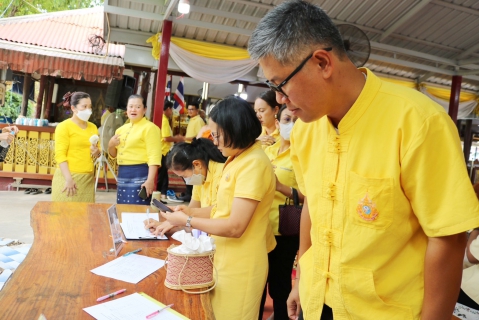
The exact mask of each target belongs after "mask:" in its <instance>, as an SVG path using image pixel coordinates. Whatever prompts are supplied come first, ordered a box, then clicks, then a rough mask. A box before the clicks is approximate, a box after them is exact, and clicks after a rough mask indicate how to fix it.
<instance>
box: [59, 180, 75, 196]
mask: <svg viewBox="0 0 479 320" xmlns="http://www.w3.org/2000/svg"><path fill="white" fill-rule="evenodd" d="M65 191H66V192H67V197H73V196H74V195H76V194H77V184H76V183H75V181H73V179H67V180H66V181H65V188H63V190H62V193H63V192H65Z"/></svg>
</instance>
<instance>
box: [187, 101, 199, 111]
mask: <svg viewBox="0 0 479 320" xmlns="http://www.w3.org/2000/svg"><path fill="white" fill-rule="evenodd" d="M188 106H193V107H195V109H196V110H198V109H199V108H200V105H199V104H198V103H197V102H192V103H188Z"/></svg>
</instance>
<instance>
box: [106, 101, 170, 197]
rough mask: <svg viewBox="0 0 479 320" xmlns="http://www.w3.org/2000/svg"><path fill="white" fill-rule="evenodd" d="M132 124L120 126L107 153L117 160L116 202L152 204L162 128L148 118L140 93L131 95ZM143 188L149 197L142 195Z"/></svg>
mask: <svg viewBox="0 0 479 320" xmlns="http://www.w3.org/2000/svg"><path fill="white" fill-rule="evenodd" d="M126 112H127V115H128V119H129V120H130V122H129V123H127V124H124V125H123V126H121V127H120V128H118V129H117V130H116V132H115V135H114V136H113V137H112V138H111V139H110V142H109V143H108V154H109V156H110V157H111V158H116V160H117V162H118V165H119V166H118V185H117V200H116V202H117V203H119V204H120V203H125V204H143V205H150V201H151V194H152V193H153V191H154V190H155V178H156V173H157V172H158V167H159V166H160V165H161V131H160V128H158V126H157V125H155V124H154V123H152V122H150V121H148V120H147V119H146V118H145V113H146V105H145V103H144V101H143V97H142V96H140V95H137V94H134V95H131V96H130V97H129V98H128V104H127V107H126ZM142 188H145V190H146V198H145V199H142V198H141V197H140V195H139V193H140V191H141V189H142Z"/></svg>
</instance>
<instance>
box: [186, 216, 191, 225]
mask: <svg viewBox="0 0 479 320" xmlns="http://www.w3.org/2000/svg"><path fill="white" fill-rule="evenodd" d="M191 219H193V217H192V216H189V217H188V219H186V227H187V228H191Z"/></svg>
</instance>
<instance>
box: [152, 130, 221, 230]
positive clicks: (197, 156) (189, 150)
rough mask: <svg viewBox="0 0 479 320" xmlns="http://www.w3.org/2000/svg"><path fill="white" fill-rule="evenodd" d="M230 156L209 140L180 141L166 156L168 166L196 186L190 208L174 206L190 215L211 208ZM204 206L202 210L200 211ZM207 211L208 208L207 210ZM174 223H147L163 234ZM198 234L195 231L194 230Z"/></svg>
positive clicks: (194, 215)
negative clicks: (227, 158) (226, 156)
mask: <svg viewBox="0 0 479 320" xmlns="http://www.w3.org/2000/svg"><path fill="white" fill-rule="evenodd" d="M225 161H226V158H225V157H223V155H222V154H221V152H220V151H219V150H218V148H216V146H215V145H214V144H213V142H211V141H210V140H208V139H204V138H201V139H195V140H193V141H192V142H191V143H185V142H182V143H179V144H176V145H175V146H174V147H173V148H172V149H171V150H170V153H169V154H168V157H167V158H166V166H167V167H168V168H169V169H170V170H172V171H173V172H174V173H175V174H176V175H178V176H180V177H182V178H183V179H185V182H186V184H188V185H192V186H193V195H192V197H191V202H190V204H189V205H188V207H186V206H184V205H180V206H177V207H175V208H174V210H177V211H183V212H184V213H186V214H187V215H188V216H192V217H196V216H199V215H201V212H202V211H203V212H207V214H209V212H210V211H211V206H212V205H214V204H215V203H216V193H217V190H218V182H219V181H220V179H221V173H222V171H223V166H224V162H225ZM200 208H202V209H201V210H199V209H200ZM205 210H206V211H205ZM173 227H174V225H172V224H171V223H169V222H168V221H164V222H162V223H159V222H157V221H153V222H150V223H146V225H145V228H146V229H150V231H152V232H153V234H155V235H160V234H161V235H163V234H165V232H168V231H170V230H171V229H172V228H173ZM193 233H194V234H195V232H193Z"/></svg>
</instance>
